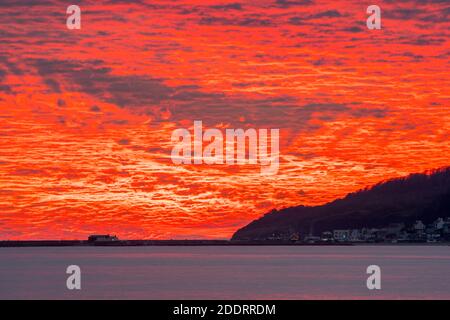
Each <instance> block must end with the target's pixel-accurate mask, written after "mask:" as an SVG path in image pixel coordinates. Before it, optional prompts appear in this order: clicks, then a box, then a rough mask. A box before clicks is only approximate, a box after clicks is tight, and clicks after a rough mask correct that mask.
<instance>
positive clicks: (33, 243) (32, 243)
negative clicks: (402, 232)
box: [0, 240, 450, 248]
mask: <svg viewBox="0 0 450 320" xmlns="http://www.w3.org/2000/svg"><path fill="white" fill-rule="evenodd" d="M364 245H377V246H383V245H384V246H386V245H392V246H398V245H435V246H436V245H438V246H439V245H440V246H448V245H450V243H426V242H408V243H369V242H358V243H355V242H334V243H324V242H319V243H304V242H293V241H279V240H278V241H275V240H274V241H269V240H240V241H235V240H117V241H96V242H92V241H87V240H28V241H11V240H8V241H0V248H2V247H3V248H6V247H99V246H100V247H138V246H364Z"/></svg>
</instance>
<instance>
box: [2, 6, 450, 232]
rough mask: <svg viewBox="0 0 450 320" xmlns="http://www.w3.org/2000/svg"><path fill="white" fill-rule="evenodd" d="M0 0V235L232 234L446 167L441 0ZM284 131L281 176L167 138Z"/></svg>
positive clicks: (449, 118)
mask: <svg viewBox="0 0 450 320" xmlns="http://www.w3.org/2000/svg"><path fill="white" fill-rule="evenodd" d="M377 4H378V5H379V6H380V7H381V9H382V19H383V20H382V30H372V31H369V30H367V28H366V17H367V15H366V13H365V11H366V7H365V6H364V5H363V4H361V2H360V1H357V0H354V1H344V2H342V1H340V2H336V1H319V0H317V1H314V0H307V1H305V0H273V1H272V0H270V1H269V0H262V1H236V0H234V1H199V0H180V1H151V0H141V1H119V0H110V1H82V2H80V6H81V9H82V29H81V30H67V28H66V25H65V19H66V14H65V10H66V5H65V4H62V3H61V1H56V0H55V1H50V0H49V1H39V2H36V1H25V0H3V1H2V2H1V3H0V21H1V22H0V43H1V45H2V50H1V51H0V193H1V197H0V238H2V239H27V238H80V237H85V236H86V235H88V234H90V233H99V232H107V233H116V234H118V235H119V236H120V237H122V238H196V237H202V238H225V237H228V236H230V235H231V233H232V232H233V231H234V230H235V229H237V228H238V227H240V226H242V225H243V224H245V223H247V222H248V221H249V220H252V219H254V218H255V217H258V216H260V215H261V214H263V213H265V212H266V211H268V210H270V209H272V208H274V207H277V208H280V207H284V206H289V205H298V204H305V205H308V204H319V203H324V202H327V201H329V200H332V199H334V198H336V197H340V196H343V195H345V194H346V193H347V192H351V191H354V190H356V189H359V188H363V187H365V186H368V185H371V184H373V183H376V182H378V181H380V180H383V179H387V178H391V177H396V176H400V175H404V174H407V173H410V172H417V171H423V170H426V169H430V168H435V167H441V166H445V165H449V160H448V159H449V158H448V154H449V152H450V143H449V138H448V137H449V134H450V125H449V123H450V110H449V92H450V79H449V76H448V69H449V53H450V45H449V32H448V30H450V28H449V27H450V26H449V22H448V21H449V20H448V15H449V13H450V9H449V4H448V1H443V0H442V1H440V0H434V1H431V0H430V1H414V0H411V1H379V2H378V3H377ZM194 120H202V121H203V123H204V125H205V126H206V127H208V128H211V127H216V128H220V129H225V128H250V127H251V128H255V129H259V128H280V130H281V131H280V132H281V140H280V146H281V158H280V161H281V163H280V170H279V174H278V175H277V176H270V177H263V176H260V174H259V173H260V168H259V166H250V165H249V166H240V167H237V166H226V165H224V166H206V165H192V166H175V165H173V164H172V162H171V161H170V151H171V142H170V138H171V133H172V131H173V130H174V129H176V128H181V127H183V128H191V127H192V125H193V121H194Z"/></svg>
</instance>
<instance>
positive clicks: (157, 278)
mask: <svg viewBox="0 0 450 320" xmlns="http://www.w3.org/2000/svg"><path fill="white" fill-rule="evenodd" d="M69 265H78V266H79V267H80V268H81V290H68V289H67V288H66V279H67V277H68V276H69V275H67V274H66V268H67V266H69ZM369 265H378V266H379V267H380V268H381V290H372V291H370V290H368V289H367V286H366V280H367V277H368V275H367V274H366V268H367V267H368V266H369ZM55 298H57V299H80V298H81V299H347V298H349V299H366V298H369V299H381V298H388V299H412V298H419V299H422V298H424V299H450V247H449V246H353V247H337V246H334V247H303V246H302V247H300V246H297V247H293V246H290V247H269V246H268V247H58V248H0V299H55Z"/></svg>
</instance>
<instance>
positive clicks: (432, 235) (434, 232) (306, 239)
mask: <svg viewBox="0 0 450 320" xmlns="http://www.w3.org/2000/svg"><path fill="white" fill-rule="evenodd" d="M266 240H271V241H273V240H281V241H283V240H284V241H286V240H290V241H293V242H298V243H309V244H313V243H421V242H422V243H440V242H450V218H445V219H443V218H438V219H436V220H435V221H433V222H432V223H430V224H424V223H423V222H422V221H421V220H416V221H415V223H413V224H411V225H407V224H405V223H391V224H389V225H388V226H386V227H384V228H362V229H338V230H330V231H325V232H322V233H321V235H320V236H315V235H305V236H303V237H302V236H301V235H300V234H299V233H292V234H284V235H272V236H271V237H269V238H267V239H266Z"/></svg>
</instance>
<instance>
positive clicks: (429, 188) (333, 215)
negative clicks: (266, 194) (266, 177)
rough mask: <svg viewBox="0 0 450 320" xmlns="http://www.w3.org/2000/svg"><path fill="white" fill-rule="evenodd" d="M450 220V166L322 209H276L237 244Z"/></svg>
mask: <svg viewBox="0 0 450 320" xmlns="http://www.w3.org/2000/svg"><path fill="white" fill-rule="evenodd" d="M449 216H450V167H448V168H444V169H438V170H434V171H432V172H430V173H427V174H412V175H409V176H407V177H405V178H399V179H393V180H389V181H386V182H382V183H379V184H377V185H375V186H373V187H371V188H368V189H365V190H361V191H358V192H355V193H350V194H348V195H347V196H346V197H345V198H343V199H338V200H335V201H333V202H330V203H327V204H325V205H322V206H316V207H307V206H298V207H291V208H286V209H282V210H273V211H271V212H269V213H267V214H266V215H265V216H263V217H262V218H260V219H258V220H255V221H253V222H251V223H250V224H248V225H247V226H245V227H243V228H242V229H240V230H238V231H237V232H236V233H235V234H234V235H233V238H232V239H233V240H243V239H252V240H255V239H266V238H267V237H269V236H271V235H273V234H292V233H294V232H299V233H300V234H303V235H304V234H309V233H310V232H311V231H312V233H313V234H316V235H319V234H320V233H321V232H323V231H327V230H333V229H349V228H363V227H370V228H376V227H383V226H386V225H388V224H389V223H394V222H405V223H412V222H414V221H415V220H419V219H420V220H422V221H423V222H425V223H430V222H431V221H433V220H434V219H436V218H438V217H442V218H444V217H449Z"/></svg>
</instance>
